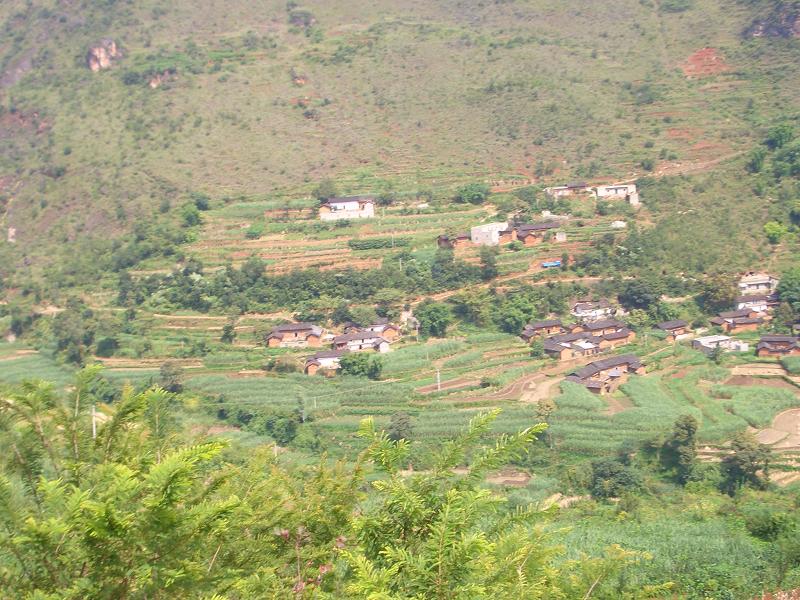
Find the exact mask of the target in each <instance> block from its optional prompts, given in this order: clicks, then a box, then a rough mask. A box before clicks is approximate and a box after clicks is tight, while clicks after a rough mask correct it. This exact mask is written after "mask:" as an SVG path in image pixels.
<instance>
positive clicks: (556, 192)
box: [544, 182, 592, 198]
mask: <svg viewBox="0 0 800 600" xmlns="http://www.w3.org/2000/svg"><path fill="white" fill-rule="evenodd" d="M591 190H592V188H590V187H589V186H588V185H586V184H585V183H583V182H580V183H568V184H567V185H556V186H553V187H549V188H545V189H544V192H545V194H547V195H548V196H551V197H553V198H564V197H567V196H574V195H576V194H584V193H586V192H591Z"/></svg>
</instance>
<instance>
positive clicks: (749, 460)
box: [720, 431, 770, 496]
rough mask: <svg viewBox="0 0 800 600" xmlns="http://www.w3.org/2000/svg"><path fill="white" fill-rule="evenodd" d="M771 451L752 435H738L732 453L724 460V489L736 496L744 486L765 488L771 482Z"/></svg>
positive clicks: (722, 468) (721, 466)
mask: <svg viewBox="0 0 800 600" xmlns="http://www.w3.org/2000/svg"><path fill="white" fill-rule="evenodd" d="M769 461H770V449H769V447H768V446H765V445H763V444H760V443H759V442H758V440H757V439H756V438H755V436H753V434H752V433H749V432H747V431H743V432H740V433H737V434H736V435H735V436H734V437H733V439H732V440H731V453H730V454H726V455H725V456H724V457H723V458H722V463H721V465H720V471H721V472H722V476H723V482H722V489H723V491H724V492H726V493H727V494H729V495H731V496H732V495H734V494H735V493H736V491H737V490H739V489H740V488H741V487H743V486H751V487H754V488H758V489H761V488H764V487H765V486H766V484H767V481H768V480H769Z"/></svg>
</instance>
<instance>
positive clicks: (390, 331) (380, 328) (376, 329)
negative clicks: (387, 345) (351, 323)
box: [358, 317, 400, 342]
mask: <svg viewBox="0 0 800 600" xmlns="http://www.w3.org/2000/svg"><path fill="white" fill-rule="evenodd" d="M358 330H360V331H362V332H365V333H366V332H370V333H375V334H377V335H379V336H381V337H382V338H383V339H385V340H387V341H389V342H393V341H394V340H396V339H397V338H398V337H400V328H399V327H398V326H397V325H395V324H394V323H390V322H389V319H387V318H383V317H382V318H380V319H377V320H376V321H375V322H374V323H373V324H372V325H367V326H366V327H358Z"/></svg>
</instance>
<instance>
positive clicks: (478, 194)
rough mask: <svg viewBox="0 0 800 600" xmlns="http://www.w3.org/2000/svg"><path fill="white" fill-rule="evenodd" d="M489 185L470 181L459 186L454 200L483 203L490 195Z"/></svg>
mask: <svg viewBox="0 0 800 600" xmlns="http://www.w3.org/2000/svg"><path fill="white" fill-rule="evenodd" d="M489 191H490V190H489V186H488V185H486V184H485V183H468V184H467V185H464V186H461V187H460V188H458V191H457V192H456V195H455V196H454V197H453V200H455V201H456V202H462V203H466V202H468V203H470V204H482V203H483V202H484V201H485V200H486V198H488V197H489Z"/></svg>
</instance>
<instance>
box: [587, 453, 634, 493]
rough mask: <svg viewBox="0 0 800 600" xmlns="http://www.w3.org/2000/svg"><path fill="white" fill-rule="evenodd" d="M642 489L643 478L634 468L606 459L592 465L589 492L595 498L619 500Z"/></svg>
mask: <svg viewBox="0 0 800 600" xmlns="http://www.w3.org/2000/svg"><path fill="white" fill-rule="evenodd" d="M641 487H642V478H641V475H640V474H639V472H638V471H636V470H635V469H634V468H633V467H630V466H627V465H624V464H623V463H621V462H619V461H618V460H614V459H611V458H605V459H602V460H597V461H595V462H593V463H592V479H591V483H590V485H589V490H590V491H591V493H592V496H594V497H595V498H617V497H619V496H622V495H623V494H625V493H628V492H636V491H638V490H639V489H640V488H641Z"/></svg>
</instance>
